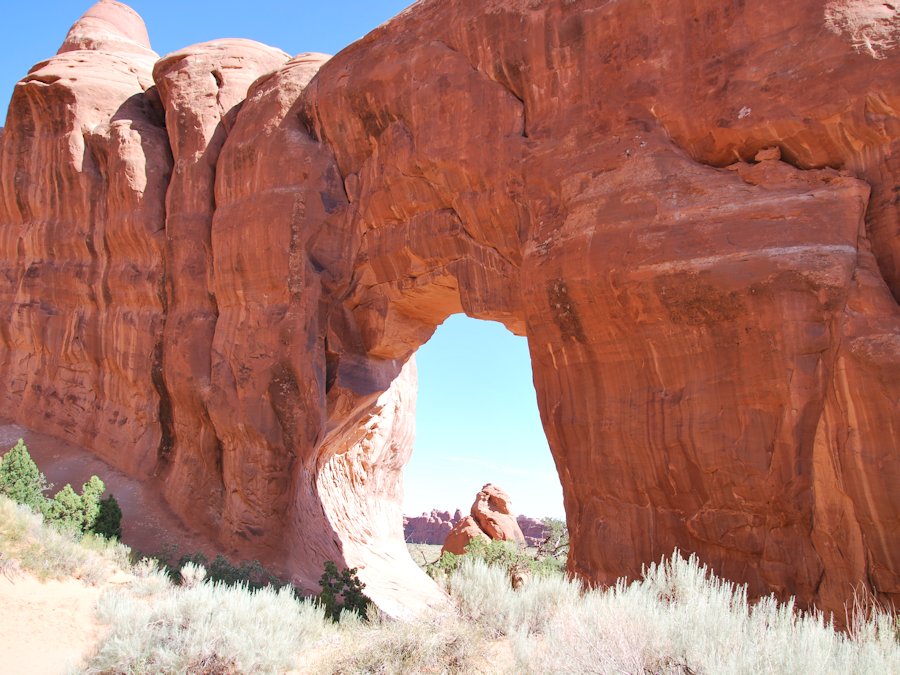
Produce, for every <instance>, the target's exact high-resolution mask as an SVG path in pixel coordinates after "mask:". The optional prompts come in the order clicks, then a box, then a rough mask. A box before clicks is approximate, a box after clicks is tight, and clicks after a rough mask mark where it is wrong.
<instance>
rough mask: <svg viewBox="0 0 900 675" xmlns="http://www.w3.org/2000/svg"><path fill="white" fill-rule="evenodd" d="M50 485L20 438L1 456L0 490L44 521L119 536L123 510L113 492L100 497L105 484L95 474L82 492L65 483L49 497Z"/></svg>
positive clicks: (77, 531) (79, 531)
mask: <svg viewBox="0 0 900 675" xmlns="http://www.w3.org/2000/svg"><path fill="white" fill-rule="evenodd" d="M51 487H52V486H51V485H49V484H48V483H47V479H46V478H45V477H44V474H43V473H41V471H40V469H39V468H38V466H37V464H35V462H34V460H33V459H32V458H31V454H30V453H29V452H28V448H27V447H26V446H25V442H24V441H23V440H22V439H21V438H20V439H19V441H18V443H16V445H15V446H14V447H13V448H12V449H10V451H9V452H7V453H6V454H5V455H3V457H2V458H0V494H4V495H6V496H7V497H9V498H10V499H12V500H13V501H15V502H18V503H19V504H24V505H25V506H28V507H29V508H30V509H32V510H34V511H37V512H38V513H40V514H42V515H43V516H44V519H45V521H46V522H48V523H52V524H54V525H56V526H58V527H59V528H61V529H64V530H71V531H72V532H75V533H80V534H96V535H100V536H103V537H115V538H118V537H119V536H121V534H122V525H121V522H122V510H121V509H120V508H119V504H118V502H117V501H116V498H115V497H113V496H112V495H109V496H108V497H106V498H105V499H103V498H102V497H103V492H104V491H105V490H106V486H105V485H104V484H103V481H102V480H100V479H99V478H98V477H97V476H91V477H90V479H89V480H88V482H87V483H85V484H84V485H82V486H81V494H78V493H77V492H75V490H74V489H72V486H71V485H68V484H67V485H66V486H65V487H63V488H62V489H61V490H60V491H59V492H57V493H56V495H54V496H53V498H52V499H48V498H47V497H46V496H45V495H44V493H45V492H47V491H48V490H49V489H50V488H51Z"/></svg>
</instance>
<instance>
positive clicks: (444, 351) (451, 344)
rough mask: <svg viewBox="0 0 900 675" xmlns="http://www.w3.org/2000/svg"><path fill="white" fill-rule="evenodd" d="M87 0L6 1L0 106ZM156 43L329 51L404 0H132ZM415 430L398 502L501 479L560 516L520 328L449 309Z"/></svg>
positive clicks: (453, 494) (426, 366) (534, 507)
mask: <svg viewBox="0 0 900 675" xmlns="http://www.w3.org/2000/svg"><path fill="white" fill-rule="evenodd" d="M92 4H93V3H92V2H90V1H89V0H86V1H83V2H82V1H81V0H44V1H42V2H9V3H6V4H5V6H4V7H3V12H2V20H0V44H2V45H3V52H2V58H0V110H2V113H0V118H2V119H5V118H6V108H7V105H8V103H9V99H10V97H11V95H12V89H13V86H14V85H15V83H16V81H18V80H19V79H20V78H21V77H22V76H23V75H25V73H27V72H28V70H29V69H30V68H31V66H32V65H34V64H35V63H37V62H38V61H42V60H44V59H46V58H48V57H50V56H52V55H53V54H55V53H56V50H57V49H58V48H59V45H60V44H61V43H62V41H63V39H64V38H65V35H66V32H67V31H68V29H69V26H71V24H72V23H74V22H75V21H76V20H77V19H78V17H79V16H81V14H83V13H84V11H85V10H87V9H88V8H89V7H90V6H91V5H92ZM126 4H129V5H131V6H132V7H133V8H134V9H135V10H137V11H138V13H139V14H140V15H141V16H142V17H143V18H144V21H145V23H146V24H147V30H148V32H149V34H150V41H151V44H152V46H153V49H154V50H156V52H158V53H159V54H160V55H164V54H167V53H169V52H171V51H174V50H176V49H180V48H182V47H186V46H188V45H191V44H196V43H198V42H205V41H207V40H213V39H216V38H225V37H242V38H250V39H254V40H259V41H260V42H264V43H266V44H269V45H273V46H275V47H280V48H281V49H283V50H284V51H286V52H288V53H289V54H297V53H300V52H310V51H315V52H325V53H327V54H334V53H337V52H338V51H340V49H342V48H343V47H345V46H347V45H348V44H350V43H351V42H353V41H354V40H356V39H358V38H360V37H362V36H363V35H365V34H366V33H368V32H369V31H370V30H372V29H373V28H375V27H376V26H378V25H379V24H381V23H383V22H384V21H387V20H388V19H390V18H391V17H392V16H394V15H395V14H397V13H398V12H400V11H401V10H402V9H404V8H405V7H406V6H407V5H409V4H410V2H409V1H408V0H378V1H366V0H333V1H332V2H327V3H326V2H320V1H317V2H311V1H305V2H304V1H298V0H294V1H276V0H255V1H254V2H252V3H245V2H228V1H226V2H222V1H221V0H217V1H215V2H213V1H210V0H132V1H130V2H127V3H126ZM417 360H418V366H419V402H418V411H417V416H416V423H417V434H416V436H417V438H416V448H415V451H414V453H413V458H412V460H411V462H410V464H409V467H408V469H407V471H406V473H405V484H406V495H407V498H406V502H405V505H404V506H405V509H406V512H407V513H411V514H418V513H421V512H422V511H426V510H430V509H431V508H441V509H446V510H453V509H455V508H457V507H459V508H461V509H462V510H463V511H464V512H465V511H468V509H469V507H470V506H471V504H472V500H473V498H474V496H475V493H476V492H477V491H478V490H479V489H480V488H481V486H482V485H483V484H484V483H487V482H492V483H496V484H497V485H499V486H501V487H502V488H503V489H505V490H506V491H507V492H508V493H509V494H510V497H511V498H512V501H513V507H514V509H515V510H516V511H517V512H518V513H526V514H528V515H530V516H535V517H538V516H545V515H552V516H557V517H559V516H562V515H563V506H562V493H561V490H560V486H559V480H558V478H557V477H556V472H555V468H554V466H553V461H552V459H551V457H550V450H549V449H548V447H547V441H546V439H545V437H544V433H543V430H542V428H541V423H540V419H539V416H538V412H537V403H536V401H535V394H534V387H533V384H532V380H531V365H530V363H529V359H528V347H527V344H526V341H525V338H519V337H516V336H514V335H512V334H511V333H510V332H509V331H507V330H506V329H505V328H504V327H503V326H501V325H499V324H494V323H489V322H484V321H475V320H472V319H467V318H465V317H462V316H456V317H451V319H449V320H448V321H447V322H446V323H445V324H444V325H443V326H441V327H440V328H439V329H438V331H437V333H436V334H435V336H434V337H433V338H432V339H431V340H430V341H429V342H428V343H427V344H426V345H424V346H423V347H422V348H421V349H420V350H419V352H418V354H417Z"/></svg>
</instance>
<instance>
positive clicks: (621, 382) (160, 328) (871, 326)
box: [0, 0, 900, 614]
mask: <svg viewBox="0 0 900 675" xmlns="http://www.w3.org/2000/svg"><path fill="white" fill-rule="evenodd" d="M898 25H900V21H898V10H897V9H896V8H894V7H893V5H889V4H885V3H880V2H879V3H876V2H871V1H870V0H832V1H831V2H827V3H822V2H821V1H819V0H798V1H797V2H791V3H783V2H772V1H766V2H754V3H721V2H717V1H714V0H699V1H698V0H691V1H690V2H688V1H687V0H673V1H672V2H668V3H656V4H653V6H649V5H648V4H647V3H644V2H638V1H637V0H624V1H621V2H615V3H609V2H606V1H604V0H585V1H583V2H579V3H571V2H568V1H567V0H550V1H547V2H534V1H533V0H478V1H477V2H476V1H475V0H465V1H463V2H456V3H446V2H441V1H438V0H422V1H420V2H418V3H416V4H415V5H414V6H413V7H411V8H410V9H409V10H407V11H405V12H403V13H402V14H401V15H399V16H398V17H397V18H395V19H394V20H392V21H391V22H388V23H387V24H385V25H384V26H381V27H379V28H378V29H376V30H375V31H373V32H372V33H371V34H369V35H368V36H366V37H365V38H363V39H362V40H360V41H359V42H357V43H354V44H353V45H351V46H350V47H348V48H347V49H345V50H343V51H342V52H341V53H340V54H339V55H337V56H336V57H334V58H332V59H330V60H327V58H326V57H324V56H322V55H301V56H299V57H296V58H294V59H291V60H289V61H287V60H286V59H287V57H286V55H283V54H281V53H280V52H278V51H277V50H272V49H269V48H265V47H263V46H260V45H256V44H255V43H247V42H234V41H224V42H217V43H209V44H207V45H201V46H198V47H195V48H189V49H187V50H183V51H182V52H179V53H176V54H175V55H170V56H169V57H166V58H165V59H163V60H162V61H159V62H158V63H157V64H156V66H155V68H154V63H155V62H156V61H157V57H156V55H155V54H153V52H152V51H150V48H149V44H148V41H147V39H146V31H145V30H144V29H143V25H142V23H141V22H140V20H139V19H138V18H137V17H136V15H134V13H133V12H132V11H131V10H129V9H128V8H126V7H125V6H124V5H121V4H119V3H116V2H111V1H110V0H104V1H103V2H100V3H98V5H96V6H95V7H94V8H93V9H92V10H91V11H90V12H88V14H87V15H86V16H85V18H83V19H82V20H81V21H79V22H78V23H77V24H76V26H75V27H73V29H72V31H71V32H70V34H69V36H68V37H67V38H66V41H65V44H64V45H63V48H62V49H61V51H60V53H59V54H58V55H57V56H55V57H53V58H52V59H50V60H48V61H47V62H44V63H42V64H38V66H36V67H35V69H33V70H32V72H31V73H30V74H29V75H28V76H26V77H25V78H24V79H23V80H22V82H21V83H20V84H19V85H18V86H17V87H16V90H15V93H14V96H13V100H12V104H11V108H10V113H9V116H8V122H7V127H6V128H5V129H4V130H3V132H2V134H0V261H2V262H0V265H2V273H0V312H2V313H3V317H4V318H3V321H2V322H0V378H2V383H0V387H2V403H3V409H4V410H5V411H6V414H8V415H9V416H11V417H14V418H15V419H16V420H17V421H19V422H21V423H22V424H26V425H28V426H30V427H32V428H35V429H36V430H39V431H44V432H48V433H53V434H56V435H59V436H61V437H65V438H66V439H68V440H72V441H74V442H77V443H79V444H81V445H85V446H88V447H90V448H92V449H93V450H94V451H95V452H97V453H99V454H101V455H102V456H104V457H105V458H107V459H109V460H110V461H112V462H114V463H116V464H117V465H118V466H120V467H121V468H123V469H124V470H126V471H128V472H130V473H132V474H133V475H139V476H141V475H150V474H151V473H156V474H158V475H159V476H160V477H161V478H162V479H163V484H164V485H165V486H166V488H165V489H166V491H167V493H166V496H167V498H168V500H169V501H170V503H171V504H172V505H173V507H174V508H175V509H176V510H177V511H178V512H179V513H180V514H181V515H182V516H183V517H184V518H185V519H186V520H188V521H190V522H191V523H193V524H194V525H196V526H198V527H203V528H205V529H206V530H207V531H209V532H210V533H211V534H212V535H213V536H215V537H216V538H217V539H218V540H219V541H221V542H223V544H225V545H227V546H229V547H232V548H234V549H242V550H246V551H248V552H253V555H254V557H261V558H264V559H265V560H266V562H268V563H269V564H272V565H275V566H280V567H281V568H282V569H284V570H286V571H289V572H290V573H292V574H293V575H294V577H295V578H296V579H297V580H298V581H300V582H302V583H305V584H307V585H314V584H315V580H316V579H317V578H318V575H319V573H320V570H321V564H322V562H323V561H324V560H328V559H332V560H336V561H339V562H342V563H344V564H347V565H348V566H358V567H359V568H360V577H361V578H362V579H363V581H365V583H366V584H367V588H366V591H367V592H368V593H370V595H371V596H372V597H373V598H375V599H376V600H377V601H379V602H380V603H382V604H383V605H384V606H386V607H389V608H390V610H391V611H392V612H394V613H398V614H400V613H403V612H405V611H415V610H416V609H417V607H420V606H421V605H416V604H415V603H439V602H441V597H440V595H439V594H438V593H437V592H436V591H435V590H434V587H433V586H430V585H429V582H428V580H427V579H425V578H424V576H423V575H421V573H419V572H418V570H417V568H416V567H415V565H414V564H413V563H412V562H411V561H410V560H409V557H408V555H407V554H406V551H405V549H404V547H403V535H402V520H401V513H400V508H399V504H400V493H401V488H400V478H401V472H402V468H403V465H404V463H405V461H406V459H407V457H408V455H409V452H410V449H411V446H412V433H413V430H412V422H413V414H414V392H415V369H414V363H413V360H412V354H413V353H414V352H415V350H416V349H417V348H418V347H419V346H420V345H421V344H422V343H423V342H424V341H425V340H427V339H428V337H429V336H430V335H431V334H432V332H433V331H434V329H435V326H436V325H438V324H439V323H440V322H441V321H443V320H444V319H445V318H447V316H449V315H450V314H452V313H455V312H460V311H464V312H466V313H467V314H469V315H471V316H474V317H480V318H485V319H493V320H498V321H502V322H503V323H504V324H505V325H506V326H507V327H508V328H509V329H510V330H512V331H513V332H515V333H517V334H521V335H526V336H527V337H528V341H529V347H530V351H531V357H532V362H533V368H534V382H535V387H536V389H537V393H538V404H539V408H540V411H541V416H542V419H543V422H544V426H545V430H546V432H547V437H548V440H549V442H550V446H551V449H552V452H553V454H554V459H555V461H556V465H557V467H558V469H559V473H560V480H561V483H562V486H563V494H564V498H565V504H566V511H567V520H568V527H569V531H570V534H571V552H570V556H569V566H570V570H571V571H572V572H574V573H576V574H578V575H580V576H582V577H583V578H585V579H586V580H588V581H591V582H596V583H603V582H611V581H613V580H614V579H615V578H616V577H618V576H620V575H630V576H634V575H637V574H639V572H640V569H641V565H642V564H644V563H646V562H648V561H651V560H658V559H659V558H661V557H662V556H664V555H668V554H669V553H670V552H671V550H672V549H673V548H675V547H676V546H677V547H679V548H681V549H682V550H683V551H690V552H696V553H698V554H699V555H700V557H701V558H702V559H703V560H704V561H706V562H708V563H710V564H711V565H712V567H713V568H714V569H715V570H716V571H717V572H718V573H719V574H722V575H724V576H726V577H728V578H731V579H734V580H738V581H742V582H746V583H748V584H749V587H750V591H751V593H753V594H764V593H769V592H775V593H777V594H779V595H780V596H786V595H788V594H795V595H796V596H797V598H798V601H799V602H800V604H803V605H808V604H813V603H815V604H817V605H819V606H820V607H824V608H828V609H834V610H838V611H841V610H840V608H841V606H842V603H843V602H844V601H845V600H846V599H847V598H848V597H849V594H850V593H851V588H852V587H853V586H854V585H859V584H862V585H863V586H865V587H867V588H869V589H872V590H875V591H877V592H878V593H879V594H880V595H881V596H882V597H883V598H884V599H886V600H895V601H896V600H900V527H897V524H898V522H900V492H898V491H897V490H896V486H897V485H898V484H900V448H898V443H900V428H898V427H900V403H898V401H900V309H898V305H897V301H896V297H898V296H900V236H898V235H900V199H898V196H897V184H898V182H900V181H898V177H900V164H898V157H900V47H898V40H897V37H898V28H897V26H898ZM226 66H227V67H226ZM232 66H234V67H232ZM151 71H153V73H154V75H155V80H156V85H157V86H156V87H154V86H153V85H154V81H153V78H151ZM217 72H218V76H217V75H216V73H217ZM254 79H255V81H253V80H254ZM251 81H253V83H252V84H251ZM157 89H158V90H159V91H157ZM245 91H246V96H245ZM160 94H161V95H162V96H160ZM242 98H243V99H244V100H243V101H242ZM761 151H762V152H761ZM173 157H174V172H173V170H172V168H173ZM891 289H893V295H892V292H891ZM409 589H414V590H413V591H411V590H409ZM429 589H430V590H429ZM413 598H415V601H413V600H412V599H413Z"/></svg>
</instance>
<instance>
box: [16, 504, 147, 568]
mask: <svg viewBox="0 0 900 675" xmlns="http://www.w3.org/2000/svg"><path fill="white" fill-rule="evenodd" d="M0 550H2V551H3V553H4V555H5V556H7V557H10V558H15V559H17V560H19V561H20V563H21V567H22V568H23V569H25V570H28V571H30V572H32V573H33V574H35V575H36V576H38V577H39V578H41V579H48V578H53V579H62V578H65V577H75V578H79V579H83V580H85V581H88V582H89V583H96V582H99V581H102V580H103V579H106V578H107V577H108V576H109V575H110V574H112V573H113V572H114V571H115V570H116V569H128V567H129V565H130V562H129V560H130V550H129V549H128V547H127V546H123V545H122V544H119V543H118V542H116V541H112V540H106V539H104V538H101V537H96V536H93V535H87V536H81V535H78V534H76V533H74V532H71V531H66V530H60V529H58V528H56V527H48V526H47V525H46V524H45V523H44V519H43V517H42V516H41V515H40V514H39V513H35V512H34V511H33V510H31V509H30V508H28V507H27V506H25V505H24V504H16V503H15V502H13V501H11V500H10V499H8V498H6V497H2V496H0Z"/></svg>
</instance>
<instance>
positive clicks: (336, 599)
mask: <svg viewBox="0 0 900 675" xmlns="http://www.w3.org/2000/svg"><path fill="white" fill-rule="evenodd" d="M356 573H357V569H356V568H355V567H352V568H349V569H347V568H344V569H342V570H339V569H338V566H337V565H336V564H335V563H334V562H333V561H331V560H327V561H326V562H325V571H324V572H323V573H322V576H321V578H320V579H319V585H320V586H321V587H322V592H321V593H319V595H318V600H319V603H320V604H321V605H322V607H323V609H324V610H325V614H326V615H328V616H330V617H331V618H332V619H333V620H334V621H337V620H338V619H340V617H341V613H342V612H353V613H355V614H358V615H359V616H365V615H366V610H367V608H368V606H369V604H370V603H371V602H372V601H371V600H370V599H369V598H368V596H367V595H366V594H365V593H364V592H363V589H364V588H365V587H366V585H365V584H364V583H363V582H361V581H360V580H359V577H357V576H356Z"/></svg>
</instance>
